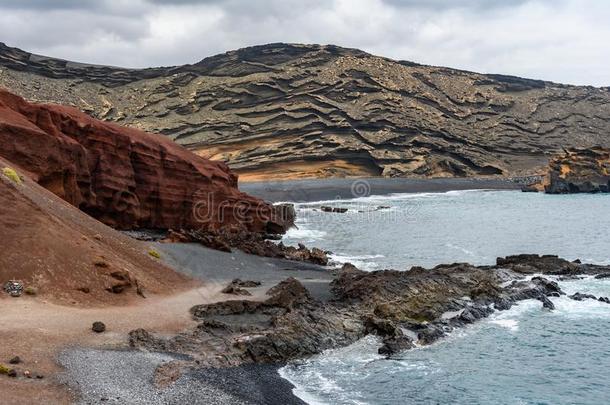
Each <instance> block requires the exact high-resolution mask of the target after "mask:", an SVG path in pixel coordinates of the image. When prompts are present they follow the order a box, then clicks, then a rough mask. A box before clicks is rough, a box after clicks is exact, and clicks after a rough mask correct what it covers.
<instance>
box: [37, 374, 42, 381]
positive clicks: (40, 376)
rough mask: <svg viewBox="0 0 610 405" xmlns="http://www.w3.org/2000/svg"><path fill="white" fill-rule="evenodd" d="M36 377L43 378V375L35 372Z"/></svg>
mask: <svg viewBox="0 0 610 405" xmlns="http://www.w3.org/2000/svg"><path fill="white" fill-rule="evenodd" d="M36 378H37V379H39V380H42V379H43V378H44V376H43V375H42V374H36Z"/></svg>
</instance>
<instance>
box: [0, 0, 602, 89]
mask: <svg viewBox="0 0 610 405" xmlns="http://www.w3.org/2000/svg"><path fill="white" fill-rule="evenodd" d="M609 21H610V2H609V1H606V0H535V1H534V0H533V1H530V0H167V1H166V0H74V1H72V0H0V42H5V43H6V44H8V45H11V46H16V47H19V48H22V49H24V50H27V51H30V52H34V53H40V54H44V55H49V56H55V57H61V58H64V59H70V60H76V61H82V62H90V63H99V64H110V65H116V66H126V67H146V66H160V65H177V64H184V63H193V62H196V61H199V60H201V59H203V58H204V57H206V56H210V55H214V54H217V53H221V52H225V51H228V50H232V49H236V48H240V47H244V46H249V45H257V44H264V43H269V42H298V43H322V44H329V43H332V44H337V45H341V46H346V47H352V48H360V49H362V50H365V51H367V52H370V53H373V54H377V55H382V56H387V57H391V58H395V59H404V60H410V61H414V62H419V63H425V64H432V65H443V66H450V67H455V68H462V69H468V70H474V71H479V72H486V73H504V74H513V75H519V76H524V77H531V78H540V79H547V80H553V81H557V82H564V83H573V84H591V85H597V86H608V85H610V69H609V66H610V24H609V23H608V22H609Z"/></svg>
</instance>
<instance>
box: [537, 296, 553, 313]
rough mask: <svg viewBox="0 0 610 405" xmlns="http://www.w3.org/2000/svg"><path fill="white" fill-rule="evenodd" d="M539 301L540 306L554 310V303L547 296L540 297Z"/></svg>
mask: <svg viewBox="0 0 610 405" xmlns="http://www.w3.org/2000/svg"><path fill="white" fill-rule="evenodd" d="M540 301H542V308H545V309H548V310H551V311H552V310H554V309H555V304H553V302H552V301H551V300H550V299H548V298H547V297H540Z"/></svg>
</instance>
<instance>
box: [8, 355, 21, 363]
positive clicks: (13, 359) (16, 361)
mask: <svg viewBox="0 0 610 405" xmlns="http://www.w3.org/2000/svg"><path fill="white" fill-rule="evenodd" d="M9 363H10V364H19V363H21V357H19V356H15V357H13V358H12V359H10V360H9Z"/></svg>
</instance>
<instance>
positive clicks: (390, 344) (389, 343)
mask: <svg viewBox="0 0 610 405" xmlns="http://www.w3.org/2000/svg"><path fill="white" fill-rule="evenodd" d="M413 347H414V344H413V341H412V340H411V339H410V338H409V337H407V336H396V337H394V336H392V337H388V338H386V339H384V340H383V345H382V346H381V347H380V348H379V349H378V350H377V352H378V353H379V354H382V355H385V356H391V355H393V354H396V353H399V352H402V351H405V350H409V349H412V348H413Z"/></svg>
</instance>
